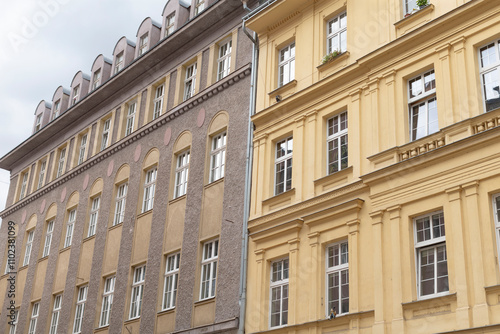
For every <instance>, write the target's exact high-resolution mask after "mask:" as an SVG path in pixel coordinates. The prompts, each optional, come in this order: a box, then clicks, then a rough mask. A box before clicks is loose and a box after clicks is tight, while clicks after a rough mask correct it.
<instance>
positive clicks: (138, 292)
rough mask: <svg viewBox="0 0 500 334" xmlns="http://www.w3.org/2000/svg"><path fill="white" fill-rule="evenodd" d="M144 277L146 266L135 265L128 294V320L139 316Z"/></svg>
mask: <svg viewBox="0 0 500 334" xmlns="http://www.w3.org/2000/svg"><path fill="white" fill-rule="evenodd" d="M145 277H146V266H145V265H144V266H140V267H136V268H135V269H134V278H133V281H132V291H131V294H130V312H129V320H130V319H137V318H139V317H140V316H141V308H142V295H143V292H144V282H145Z"/></svg>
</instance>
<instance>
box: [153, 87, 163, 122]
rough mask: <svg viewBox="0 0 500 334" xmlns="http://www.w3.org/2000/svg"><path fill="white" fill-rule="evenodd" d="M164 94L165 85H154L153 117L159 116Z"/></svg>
mask: <svg viewBox="0 0 500 334" xmlns="http://www.w3.org/2000/svg"><path fill="white" fill-rule="evenodd" d="M164 94H165V86H164V85H160V86H158V87H156V91H155V99H154V110H153V119H157V118H158V117H160V115H161V112H162V109H163V95H164Z"/></svg>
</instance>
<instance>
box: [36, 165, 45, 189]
mask: <svg viewBox="0 0 500 334" xmlns="http://www.w3.org/2000/svg"><path fill="white" fill-rule="evenodd" d="M46 168H47V160H44V161H42V163H41V164H40V171H39V172H38V184H37V186H36V189H40V188H41V187H42V186H43V181H44V180H45V169H46Z"/></svg>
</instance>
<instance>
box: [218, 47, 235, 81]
mask: <svg viewBox="0 0 500 334" xmlns="http://www.w3.org/2000/svg"><path fill="white" fill-rule="evenodd" d="M231 45H232V41H228V42H226V43H224V44H222V45H221V46H220V47H219V58H218V59H217V80H220V79H222V78H224V77H226V76H227V75H228V74H229V71H230V70H231Z"/></svg>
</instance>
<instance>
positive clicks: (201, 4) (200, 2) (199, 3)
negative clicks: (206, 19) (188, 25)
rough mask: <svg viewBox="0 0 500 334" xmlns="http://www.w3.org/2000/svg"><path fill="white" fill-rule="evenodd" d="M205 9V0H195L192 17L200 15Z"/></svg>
mask: <svg viewBox="0 0 500 334" xmlns="http://www.w3.org/2000/svg"><path fill="white" fill-rule="evenodd" d="M203 9H205V0H196V3H195V7H194V15H198V14H200V13H201V12H202V11H203Z"/></svg>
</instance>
